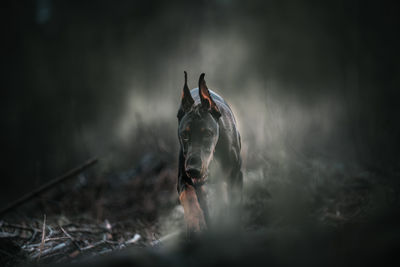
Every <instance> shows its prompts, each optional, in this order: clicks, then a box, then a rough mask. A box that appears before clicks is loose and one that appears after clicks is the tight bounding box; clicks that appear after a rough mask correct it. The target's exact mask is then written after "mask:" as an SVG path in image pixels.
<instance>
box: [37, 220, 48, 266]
mask: <svg viewBox="0 0 400 267" xmlns="http://www.w3.org/2000/svg"><path fill="white" fill-rule="evenodd" d="M45 236H46V214H45V215H44V216H43V229H42V242H41V243H40V247H39V258H38V261H39V260H40V256H41V255H42V251H43V247H44V242H45V241H44V238H45Z"/></svg>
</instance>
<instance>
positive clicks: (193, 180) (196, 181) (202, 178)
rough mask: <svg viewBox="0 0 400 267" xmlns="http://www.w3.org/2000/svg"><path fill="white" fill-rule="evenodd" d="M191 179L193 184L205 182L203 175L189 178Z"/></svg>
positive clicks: (198, 184)
mask: <svg viewBox="0 0 400 267" xmlns="http://www.w3.org/2000/svg"><path fill="white" fill-rule="evenodd" d="M190 179H191V180H192V183H193V185H195V186H200V185H203V184H204V183H205V182H206V177H205V176H203V177H201V178H190Z"/></svg>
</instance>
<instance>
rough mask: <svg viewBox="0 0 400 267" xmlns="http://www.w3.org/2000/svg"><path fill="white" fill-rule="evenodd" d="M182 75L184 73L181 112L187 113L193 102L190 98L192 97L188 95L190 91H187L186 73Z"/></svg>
mask: <svg viewBox="0 0 400 267" xmlns="http://www.w3.org/2000/svg"><path fill="white" fill-rule="evenodd" d="M184 73H185V85H184V86H183V91H182V103H181V104H182V110H183V111H184V112H187V111H189V110H190V108H191V107H192V106H193V104H194V100H193V98H192V95H191V94H190V90H189V87H188V85H187V73H186V71H184Z"/></svg>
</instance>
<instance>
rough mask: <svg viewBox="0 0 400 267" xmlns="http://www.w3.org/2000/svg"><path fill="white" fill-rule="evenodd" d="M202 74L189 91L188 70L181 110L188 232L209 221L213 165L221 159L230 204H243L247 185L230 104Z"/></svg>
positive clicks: (182, 194) (181, 187)
mask: <svg viewBox="0 0 400 267" xmlns="http://www.w3.org/2000/svg"><path fill="white" fill-rule="evenodd" d="M204 75H205V74H204V73H203V74H201V75H200V79H199V88H195V89H192V90H191V91H189V88H188V86H187V74H186V71H185V85H184V87H183V93H182V102H181V106H180V108H179V111H178V121H179V127H178V137H179V142H180V152H179V174H178V193H179V200H180V202H181V204H182V206H183V208H184V213H185V221H186V225H187V230H188V234H189V235H190V233H196V232H200V231H202V230H204V229H206V228H207V224H208V223H209V215H208V207H207V201H206V194H205V191H204V188H203V185H204V183H205V182H206V181H207V177H208V168H209V164H210V162H211V161H212V159H213V157H215V158H216V159H218V160H219V163H220V166H221V168H222V170H223V173H224V176H225V177H219V178H222V179H224V181H225V182H226V184H227V189H228V196H229V201H230V203H234V202H236V203H240V201H241V192H242V185H243V174H242V171H241V157H240V148H241V143H240V134H239V132H238V130H237V128H236V121H235V118H234V116H233V113H232V110H231V109H230V107H229V106H228V104H227V103H226V102H225V101H224V100H223V99H222V97H220V96H219V95H217V94H216V93H214V92H213V91H211V90H209V89H208V88H207V86H206V82H205V80H204Z"/></svg>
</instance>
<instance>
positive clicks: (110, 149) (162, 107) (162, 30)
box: [0, 0, 400, 244]
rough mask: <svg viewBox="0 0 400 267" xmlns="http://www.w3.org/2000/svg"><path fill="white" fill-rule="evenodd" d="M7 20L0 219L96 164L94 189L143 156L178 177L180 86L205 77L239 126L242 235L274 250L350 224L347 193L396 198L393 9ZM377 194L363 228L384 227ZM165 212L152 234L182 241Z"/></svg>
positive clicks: (78, 12)
mask: <svg viewBox="0 0 400 267" xmlns="http://www.w3.org/2000/svg"><path fill="white" fill-rule="evenodd" d="M2 13H3V16H2V17H4V20H5V21H6V23H5V27H6V29H7V30H6V31H5V33H4V35H5V36H4V38H3V40H4V43H3V45H4V49H2V52H1V53H2V62H1V63H0V65H1V73H2V75H1V76H2V87H3V91H4V92H6V94H5V97H3V98H2V99H3V105H2V114H3V116H2V125H3V127H2V129H3V134H2V136H3V138H2V144H3V145H2V147H3V152H4V154H5V160H3V162H2V169H3V170H5V172H3V178H2V182H3V185H2V186H1V187H0V199H1V203H4V205H5V204H7V203H9V202H11V201H13V200H15V199H16V198H17V197H18V196H21V195H23V194H24V193H26V192H28V191H29V190H31V189H32V188H34V187H37V186H38V185H40V184H43V183H44V182H46V181H48V180H50V179H51V178H53V177H55V176H57V175H59V174H60V173H62V172H63V171H66V170H68V169H70V168H72V167H73V166H76V165H77V164H79V163H80V162H83V161H84V160H86V159H87V158H90V157H93V156H97V157H99V159H100V162H101V166H99V168H98V169H97V170H96V173H98V174H101V175H103V174H104V175H105V174H108V173H112V172H115V171H118V170H126V169H129V168H130V167H132V166H134V165H135V164H136V162H138V161H140V159H142V158H143V157H144V156H145V155H148V154H152V155H153V154H156V155H159V156H160V157H161V158H163V160H165V162H167V164H169V165H170V166H172V168H175V169H176V168H177V159H178V149H179V143H178V140H177V123H178V122H177V118H176V114H177V111H178V108H179V105H180V96H181V91H182V88H183V82H184V79H183V78H184V76H183V71H187V72H188V84H189V87H190V88H195V87H197V86H198V85H197V82H198V78H199V76H200V74H201V73H202V72H204V73H206V76H205V79H206V81H207V85H208V87H209V88H210V89H212V90H213V91H215V92H217V93H218V94H219V95H221V96H222V97H223V98H224V99H225V100H226V101H227V102H228V103H229V105H230V106H231V108H232V110H233V112H234V114H235V117H236V120H237V122H238V128H239V131H240V134H241V138H242V157H243V171H244V179H245V182H244V183H245V185H244V216H243V218H242V220H243V221H244V223H245V225H247V228H249V229H253V228H254V227H255V226H257V227H260V228H262V229H263V231H266V232H268V231H271V233H272V235H273V236H274V235H277V232H275V230H276V228H274V227H275V226H276V225H280V226H282V225H283V226H282V227H289V228H290V229H292V227H294V226H295V225H296V224H300V223H304V222H305V221H307V220H308V218H309V217H307V216H309V215H310V214H313V216H314V215H315V216H317V217H318V218H325V217H324V216H325V215H326V214H339V213H340V214H341V215H343V214H344V216H345V217H346V215H348V214H353V210H352V209H350V208H348V207H347V206H346V207H344V208H343V207H342V206H340V204H337V203H342V202H340V201H338V202H335V203H336V204H337V205H335V204H329V203H332V201H333V199H335V201H336V200H338V199H339V200H340V199H341V197H342V196H343V194H344V193H343V192H344V191H343V190H344V189H343V188H344V187H347V186H348V184H352V183H353V182H354V179H361V180H363V179H364V180H365V179H370V178H371V177H373V179H375V180H376V181H379V182H377V184H380V183H385V186H386V185H389V187H390V188H392V189H393V188H395V189H393V190H397V188H398V174H399V167H400V166H399V156H400V154H399V150H398V144H399V141H398V136H399V134H400V133H399V129H400V127H399V126H398V123H397V121H398V119H397V117H398V115H399V114H400V112H399V105H397V103H396V101H397V96H398V92H397V91H398V87H399V86H398V85H399V77H400V76H399V64H398V62H399V51H398V47H399V46H400V44H399V38H398V37H397V35H398V26H399V23H398V9H397V8H395V7H393V6H391V5H388V4H383V3H377V2H374V1H350V2H349V1H324V2H316V1H291V0H285V1H254V2H253V1H252V2H251V3H250V2H249V3H247V2H246V3H244V2H242V1H224V0H219V1H197V2H196V3H190V4H189V3H187V1H168V3H166V2H163V1H118V2H115V3H114V2H109V1H97V2H96V3H89V2H86V1H83V2H82V1H78V2H75V1H52V0H46V1H45V0H40V1H39V0H38V1H26V2H25V3H16V2H14V1H8V2H7V8H6V9H4V10H3V12H2ZM176 176H177V174H176ZM354 177H356V178H354ZM383 177H384V178H383ZM353 178H354V179H353ZM375 180H374V181H375ZM357 181H358V180H357ZM372 188H373V189H371V192H373V193H371V199H377V200H376V202H375V204H374V205H375V206H374V207H375V208H374V209H372V210H371V211H370V213H368V212H367V213H368V214H369V215H370V216H373V217H374V218H379V216H380V214H382V212H384V209H383V207H384V206H385V204H384V202H380V201H381V198H380V194H381V193H380V192H381V191H380V190H381V189H382V187H381V185H376V184H373V186H372ZM385 190H386V189H385ZM388 190H389V189H388ZM389 191H390V190H389ZM396 192H397V191H396ZM390 194H392V193H390ZM396 194H397V193H393V196H394V195H396ZM391 196H392V195H391ZM327 199H328V200H327ZM329 199H330V200H329ZM329 201H331V202H329ZM357 203H358V202H357ZM360 203H361V202H360ZM360 203H358V204H359V205H361V206H362V205H364V204H363V203H364V202H363V203H361V204H360ZM377 203H378V204H377ZM396 203H397V202H396ZM381 204H382V205H381ZM396 205H398V203H397V204H396ZM255 206H257V207H261V208H254V207H255ZM174 212H176V213H169V212H167V213H166V214H163V216H164V217H162V218H164V219H163V220H165V225H164V224H163V225H164V226H165V227H164V228H163V230H162V231H161V232H163V234H164V233H165V234H167V233H168V232H171V231H173V230H176V228H179V227H181V224H180V223H181V222H179V223H178V224H177V225H174V226H171V225H170V224H174V222H175V221H174V220H175V219H172V222H170V221H169V220H170V217H174V216H175V217H176V216H178V217H179V216H180V217H179V219H177V220H182V215H179V214H180V212H181V211H179V208H176V210H175V211H174ZM371 214H373V215H371ZM369 215H368V216H369ZM366 216H367V215H366ZM363 218H364V217H363ZM321 220H324V219H321ZM307 225H308V224H307ZM252 227H253V228H252ZM307 227H308V226H307ZM307 227H306V228H307ZM172 228H173V229H172ZM311 228H312V227H311ZM307 229H309V227H308V228H307ZM289 232H290V231H289ZM289 235H290V234H289ZM274 244H276V243H274Z"/></svg>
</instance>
